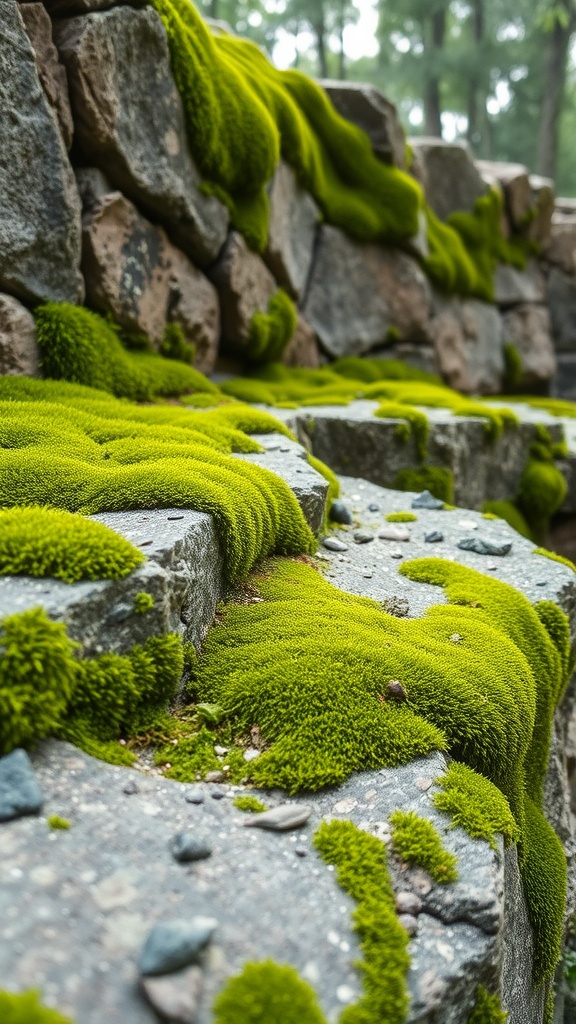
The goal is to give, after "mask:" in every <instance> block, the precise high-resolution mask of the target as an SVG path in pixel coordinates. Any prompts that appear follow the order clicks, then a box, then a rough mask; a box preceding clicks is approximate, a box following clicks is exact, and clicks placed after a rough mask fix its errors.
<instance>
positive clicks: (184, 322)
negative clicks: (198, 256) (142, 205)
mask: <svg viewBox="0 0 576 1024" xmlns="http://www.w3.org/2000/svg"><path fill="white" fill-rule="evenodd" d="M96 181H98V179H96ZM82 242H83V246H82V248H83V252H82V269H83V272H84V277H85V279H86V291H87V296H88V300H89V303H90V305H91V306H93V307H94V308H95V309H98V310H100V311H101V312H103V313H111V314H112V315H113V317H114V319H115V321H116V323H118V324H119V325H120V326H121V327H124V328H125V329H126V330H128V331H134V332H141V333H144V334H146V335H148V337H149V338H150V339H151V340H152V341H154V342H157V343H159V342H161V341H162V338H163V335H164V330H165V327H166V324H167V323H168V322H175V323H178V324H180V326H181V327H182V329H183V331H184V334H185V336H186V340H187V341H189V342H191V343H193V344H194V345H195V346H196V359H195V365H196V366H197V367H198V368H199V369H200V370H201V371H202V372H203V373H210V372H211V371H212V370H213V369H214V364H215V361H216V353H217V348H218V338H219V335H220V311H219V306H218V296H217V294H216V291H215V289H214V287H213V286H212V285H211V284H210V282H209V281H208V280H207V279H206V278H205V277H204V275H203V274H202V273H201V272H200V271H199V270H198V269H197V268H196V267H195V266H194V264H193V263H191V262H190V260H189V259H188V258H187V256H185V255H184V253H182V252H180V251H179V250H178V249H176V248H175V246H173V245H172V243H171V242H170V241H169V240H168V237H167V235H166V232H165V231H164V230H163V229H162V228H157V227H154V225H152V224H150V222H149V221H147V220H145V219H144V217H142V216H141V214H139V213H138V210H137V209H136V207H135V206H133V204H132V203H131V202H130V201H129V200H128V199H126V198H125V197H124V196H123V195H122V194H121V193H120V192H112V191H109V192H108V194H105V195H104V196H102V197H101V198H100V199H96V200H95V201H94V202H93V203H92V204H91V205H90V206H89V208H88V210H87V212H86V213H85V216H84V219H83V233H82Z"/></svg>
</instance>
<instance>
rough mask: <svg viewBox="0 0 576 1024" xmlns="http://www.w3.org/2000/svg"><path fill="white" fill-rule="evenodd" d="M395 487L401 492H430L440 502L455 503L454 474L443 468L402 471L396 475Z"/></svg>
mask: <svg viewBox="0 0 576 1024" xmlns="http://www.w3.org/2000/svg"><path fill="white" fill-rule="evenodd" d="M394 487H395V488H397V490H399V491H430V493H431V494H433V495H434V497H435V498H439V499H440V501H445V502H447V503H448V504H452V502H453V501H454V473H453V472H452V470H451V469H444V468H443V467H442V466H422V468H421V469H401V470H399V471H398V473H397V474H396V478H395V480H394Z"/></svg>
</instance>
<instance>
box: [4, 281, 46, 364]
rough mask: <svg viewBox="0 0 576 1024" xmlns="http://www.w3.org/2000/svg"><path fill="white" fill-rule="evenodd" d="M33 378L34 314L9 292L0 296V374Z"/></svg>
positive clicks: (34, 350)
mask: <svg viewBox="0 0 576 1024" xmlns="http://www.w3.org/2000/svg"><path fill="white" fill-rule="evenodd" d="M2 373H16V374H25V375H27V376H29V377H35V376H36V374H37V373H38V349H37V348H36V328H35V326H34V317H33V316H32V314H31V313H29V312H28V310H27V309H25V307H24V306H22V305H21V304H20V303H19V302H18V300H17V299H13V298H12V296H11V295H0V374H2Z"/></svg>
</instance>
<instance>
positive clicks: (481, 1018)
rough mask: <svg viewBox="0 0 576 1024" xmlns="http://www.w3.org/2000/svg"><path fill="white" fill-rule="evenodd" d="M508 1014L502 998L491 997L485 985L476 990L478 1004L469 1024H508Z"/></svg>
mask: <svg viewBox="0 0 576 1024" xmlns="http://www.w3.org/2000/svg"><path fill="white" fill-rule="evenodd" d="M507 1020H508V1014H507V1013H505V1012H504V1010H503V1009H502V1004H501V1003H500V996H497V995H490V993H489V992H488V990H487V989H485V988H484V985H479V986H478V988H477V989H476V1003H475V1004H474V1009H473V1010H472V1013H471V1014H470V1016H469V1018H468V1024H506V1021H507Z"/></svg>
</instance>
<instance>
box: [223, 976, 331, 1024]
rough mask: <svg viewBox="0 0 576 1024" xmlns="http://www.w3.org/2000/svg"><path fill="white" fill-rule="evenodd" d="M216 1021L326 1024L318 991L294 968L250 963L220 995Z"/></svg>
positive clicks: (230, 981)
mask: <svg viewBox="0 0 576 1024" xmlns="http://www.w3.org/2000/svg"><path fill="white" fill-rule="evenodd" d="M213 1012H214V1024H264V1021H270V1022H272V1021H274V1022H275V1024H326V1020H325V1017H324V1014H323V1013H322V1010H321V1009H320V1006H319V1004H318V1000H317V998H316V995H315V993H314V990H313V989H312V988H311V987H310V985H308V983H307V982H305V981H303V980H302V978H300V977H299V976H298V972H297V971H295V970H294V968H293V967H287V966H284V965H281V964H277V963H274V961H273V960H264V961H263V962H262V963H247V964H245V965H244V968H243V969H242V973H241V974H238V975H236V977H234V978H231V979H230V980H229V981H228V982H227V983H226V986H225V987H224V989H223V990H222V992H220V994H219V995H218V996H217V997H216V999H215V1001H214V1006H213Z"/></svg>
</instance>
